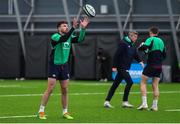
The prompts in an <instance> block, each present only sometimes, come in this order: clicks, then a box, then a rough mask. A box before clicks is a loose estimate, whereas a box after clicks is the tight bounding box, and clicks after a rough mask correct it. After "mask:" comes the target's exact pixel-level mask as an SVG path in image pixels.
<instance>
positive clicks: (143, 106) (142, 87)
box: [137, 74, 148, 110]
mask: <svg viewBox="0 0 180 124" xmlns="http://www.w3.org/2000/svg"><path fill="white" fill-rule="evenodd" d="M147 80H148V77H147V76H146V75H144V74H142V76H141V83H140V90H141V97H142V104H141V106H139V107H138V108H137V109H139V110H141V109H147V108H148V105H147V88H146V83H147Z"/></svg>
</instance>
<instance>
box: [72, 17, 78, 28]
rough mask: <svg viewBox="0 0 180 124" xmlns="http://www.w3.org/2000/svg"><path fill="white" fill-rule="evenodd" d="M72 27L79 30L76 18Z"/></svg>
mask: <svg viewBox="0 0 180 124" xmlns="http://www.w3.org/2000/svg"><path fill="white" fill-rule="evenodd" d="M72 26H73V28H77V27H78V20H77V19H76V18H74V19H73V24H72Z"/></svg>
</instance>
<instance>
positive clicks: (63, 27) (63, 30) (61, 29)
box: [58, 24, 69, 33]
mask: <svg viewBox="0 0 180 124" xmlns="http://www.w3.org/2000/svg"><path fill="white" fill-rule="evenodd" d="M58 31H59V32H61V33H67V32H68V31H69V28H68V25H67V24H61V25H60V26H59V28H58Z"/></svg>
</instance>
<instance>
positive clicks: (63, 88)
mask: <svg viewBox="0 0 180 124" xmlns="http://www.w3.org/2000/svg"><path fill="white" fill-rule="evenodd" d="M61 92H62V94H63V95H64V94H67V92H68V89H67V87H62V88H61Z"/></svg>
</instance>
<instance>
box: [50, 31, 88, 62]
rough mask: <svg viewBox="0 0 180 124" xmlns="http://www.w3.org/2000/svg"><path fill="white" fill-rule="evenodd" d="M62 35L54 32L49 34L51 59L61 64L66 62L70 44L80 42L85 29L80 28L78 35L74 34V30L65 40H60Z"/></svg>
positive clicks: (83, 36)
mask: <svg viewBox="0 0 180 124" xmlns="http://www.w3.org/2000/svg"><path fill="white" fill-rule="evenodd" d="M61 37H62V35H61V34H60V33H55V34H53V35H52V36H51V47H52V51H51V57H50V59H51V61H53V63H54V64H55V65H61V64H65V63H67V62H68V58H69V54H70V49H71V44H72V43H79V42H82V41H83V40H84V38H85V29H81V30H80V34H79V36H76V35H74V32H73V33H72V34H71V35H70V36H69V38H68V39H67V41H65V42H61ZM54 44H55V45H54Z"/></svg>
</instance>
